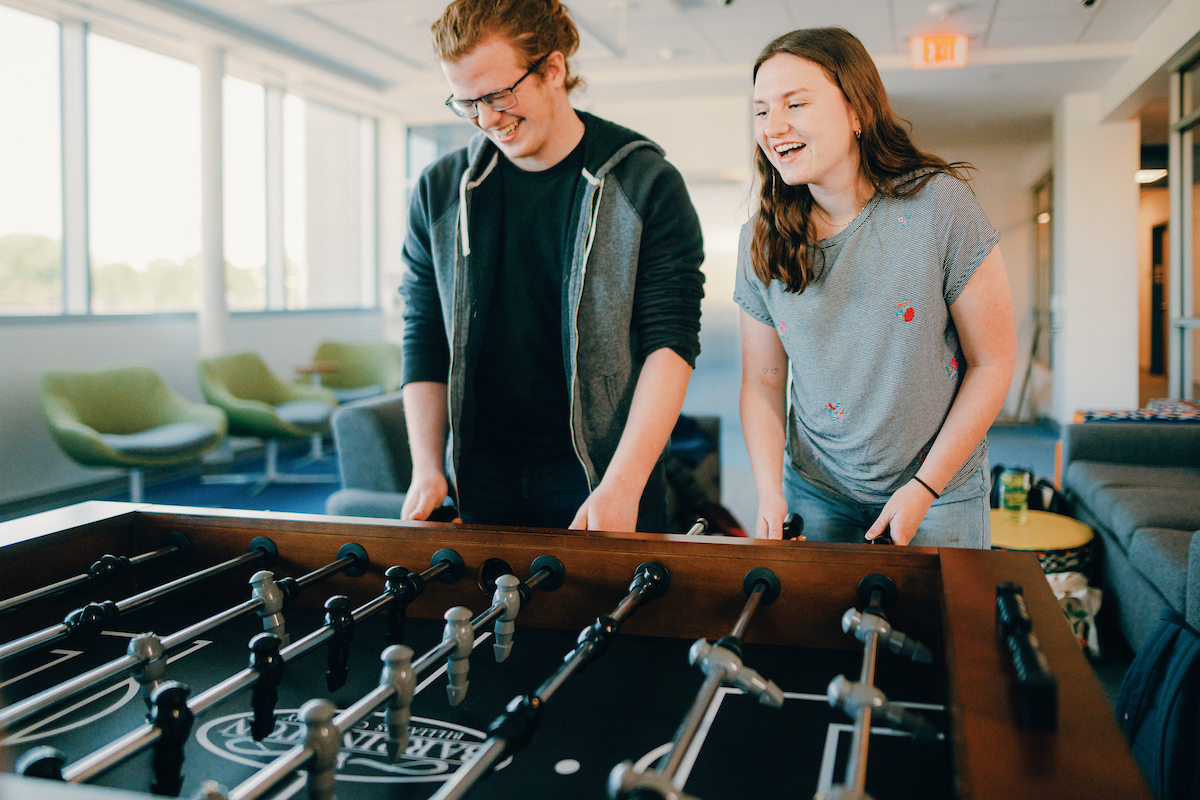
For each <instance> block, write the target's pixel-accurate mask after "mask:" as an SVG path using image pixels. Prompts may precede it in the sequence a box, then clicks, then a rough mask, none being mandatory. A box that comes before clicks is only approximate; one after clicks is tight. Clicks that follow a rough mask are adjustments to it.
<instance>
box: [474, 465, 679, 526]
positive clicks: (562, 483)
mask: <svg viewBox="0 0 1200 800" xmlns="http://www.w3.org/2000/svg"><path fill="white" fill-rule="evenodd" d="M664 485H665V482H664V479H663V472H662V465H661V464H660V465H657V466H655V468H654V470H653V472H651V473H650V479H649V480H648V481H647V482H646V489H645V491H644V492H643V493H642V502H641V506H640V508H639V509H638V524H637V528H638V530H639V531H655V532H659V533H661V532H663V531H665V530H666V529H667V506H666V500H665V499H664V491H665V489H664ZM590 494H591V490H590V489H589V488H588V482H587V475H586V474H585V473H584V471H583V465H582V464H580V463H579V461H578V459H576V458H575V457H574V456H570V457H568V458H564V459H561V460H559V461H552V462H550V463H548V464H522V463H520V462H517V461H509V460H507V459H503V458H499V457H497V456H495V455H492V454H490V453H478V452H476V453H471V454H470V455H469V456H468V457H467V458H465V459H464V460H463V465H462V467H461V468H460V469H459V471H458V503H459V509H458V512H459V515H460V516H461V517H462V520H463V522H470V523H475V524H480V525H511V526H515V527H528V528H565V527H567V526H568V525H570V524H571V521H572V520H573V519H575V514H576V513H578V511H579V507H580V506H581V505H583V503H584V501H585V500H587V499H588V495H590Z"/></svg>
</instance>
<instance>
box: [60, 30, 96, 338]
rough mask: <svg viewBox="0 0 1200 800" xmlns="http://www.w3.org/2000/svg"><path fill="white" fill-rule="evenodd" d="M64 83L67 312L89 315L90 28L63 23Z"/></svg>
mask: <svg viewBox="0 0 1200 800" xmlns="http://www.w3.org/2000/svg"><path fill="white" fill-rule="evenodd" d="M59 26H60V27H59V54H60V55H59V57H60V59H61V61H60V64H61V66H60V75H61V80H62V190H63V191H62V203H63V218H62V219H63V238H62V241H63V246H62V263H63V310H64V311H65V312H66V313H67V314H87V313H88V312H89V311H91V307H90V298H91V291H90V285H91V273H90V270H89V263H90V262H89V256H88V137H87V23H84V22H80V21H78V20H73V19H63V20H62V22H61V23H59Z"/></svg>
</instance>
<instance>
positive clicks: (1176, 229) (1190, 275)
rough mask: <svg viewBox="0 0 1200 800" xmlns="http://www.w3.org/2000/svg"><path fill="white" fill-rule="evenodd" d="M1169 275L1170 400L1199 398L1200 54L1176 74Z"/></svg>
mask: <svg viewBox="0 0 1200 800" xmlns="http://www.w3.org/2000/svg"><path fill="white" fill-rule="evenodd" d="M1170 122H1171V134H1170V145H1169V153H1170V155H1169V165H1168V180H1169V191H1170V192H1171V195H1172V201H1171V220H1170V230H1171V235H1170V237H1169V239H1170V244H1169V248H1170V255H1169V259H1168V260H1169V267H1168V274H1169V276H1170V285H1171V288H1170V289H1169V290H1168V292H1167V294H1168V296H1169V298H1170V299H1169V303H1170V318H1171V323H1170V324H1171V337H1170V341H1169V343H1168V346H1167V348H1166V350H1167V353H1168V356H1169V359H1168V368H1167V375H1168V385H1169V387H1170V392H1171V397H1177V398H1184V399H1194V398H1196V397H1198V396H1200V381H1198V380H1197V378H1198V377H1200V316H1198V315H1197V308H1200V280H1198V279H1200V137H1198V136H1197V134H1200V48H1196V49H1193V51H1192V52H1191V54H1190V55H1189V56H1188V58H1186V59H1185V60H1184V61H1183V63H1182V64H1181V65H1180V66H1178V67H1176V68H1175V69H1174V70H1173V71H1172V74H1171V108H1170Z"/></svg>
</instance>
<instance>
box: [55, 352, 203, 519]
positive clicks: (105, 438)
mask: <svg viewBox="0 0 1200 800" xmlns="http://www.w3.org/2000/svg"><path fill="white" fill-rule="evenodd" d="M41 400H42V413H43V414H44V415H45V418H46V423H47V425H49V427H50V435H51V436H53V437H54V441H55V442H57V443H58V446H59V447H61V448H62V450H63V452H64V453H66V454H67V455H68V456H70V457H71V458H72V459H73V460H74V461H76V462H78V463H80V464H83V465H84V466H88V467H121V468H125V469H128V470H129V471H130V473H129V497H130V500H131V501H132V502H135V503H140V502H141V501H142V494H143V488H142V485H143V476H142V470H143V469H144V468H146V467H159V466H172V465H176V464H184V463H187V462H189V461H193V460H196V459H198V458H200V456H202V455H204V454H205V453H207V452H208V451H210V450H212V449H213V448H215V447H216V446H217V445H219V444H220V443H221V441H222V440H223V439H224V438H225V433H226V429H227V423H226V419H225V414H224V413H222V411H221V410H220V409H219V408H213V407H212V406H206V405H203V404H201V403H191V402H188V401H187V400H185V399H184V398H183V397H181V396H180V395H178V394H176V393H175V392H173V391H172V390H171V389H170V387H168V386H167V385H166V383H164V382H163V380H162V378H160V377H159V375H158V373H157V372H155V371H154V369H153V368H152V367H150V366H149V365H129V366H120V367H111V368H107V369H98V370H82V369H50V370H46V371H45V372H43V373H42V382H41Z"/></svg>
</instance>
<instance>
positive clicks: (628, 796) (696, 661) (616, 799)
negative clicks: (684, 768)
mask: <svg viewBox="0 0 1200 800" xmlns="http://www.w3.org/2000/svg"><path fill="white" fill-rule="evenodd" d="M742 589H743V591H744V592H745V594H746V604H745V605H744V606H743V607H742V613H741V614H740V615H739V616H738V620H737V622H736V623H734V626H733V630H732V631H731V632H730V634H729V635H728V636H723V637H721V638H720V639H719V640H718V641H717V643H716V644H715V645H710V644H709V643H708V641H707V640H705V639H698V640H696V642H695V643H694V644H693V645H692V647H691V649H690V650H689V651H688V660H689V661H690V662H691V663H692V664H693V665H695V666H697V667H699V668H700V669H701V671H703V672H704V675H705V678H704V683H702V684H701V686H700V690H699V691H698V692H697V693H696V698H695V700H694V701H693V702H692V705H691V708H689V709H688V713H687V715H686V716H685V717H684V718H683V722H681V723H680V725H679V728H678V730H676V732H675V737H674V740H673V741H672V743H671V749H670V750H669V751H668V752H667V755H666V757H665V758H664V759H663V761H662V763H661V765H660V766H659V767H658V768H657V769H655V770H652V771H643V772H639V771H638V770H637V768H636V767H635V766H634V765H633V763H632V762H630V761H624V762H622V763H620V764H618V765H617V766H615V767H613V770H612V772H611V774H610V775H609V778H608V796H609V797H610V798H613V800H689V798H688V795H685V794H683V793H682V792H681V791H680V790H679V788H678V787H676V786H675V775H676V773H677V772H678V771H679V767H680V765H681V764H682V763H683V759H684V756H685V755H686V754H687V751H688V749H689V748H690V747H691V744H692V740H693V739H694V738H695V736H696V731H697V730H698V729H699V727H700V723H701V721H702V720H703V719H704V717H705V715H706V714H707V713H708V710H709V708H711V707H712V704H713V700H714V699H715V698H716V696H717V692H718V690H720V688H721V685H722V684H724V683H730V684H732V685H733V686H736V687H737V688H739V689H741V690H742V691H744V692H746V693H747V694H751V695H754V696H755V697H757V698H758V701H759V702H760V703H762V704H763V705H767V706H771V707H773V708H781V707H782V706H783V691H782V690H781V689H780V688H779V687H778V686H776V685H775V683H774V682H772V681H770V680H767V679H765V678H763V677H762V676H761V675H759V674H758V673H757V672H755V671H754V670H753V669H751V668H750V667H747V666H745V665H744V664H743V663H742V641H741V640H742V636H743V635H744V634H745V632H746V627H747V626H748V625H749V624H750V618H751V616H753V614H754V612H755V611H756V610H757V609H758V607H759V606H760V605H763V604H769V603H771V602H773V601H774V600H775V598H777V597H778V596H779V591H780V584H779V578H778V576H776V575H775V573H774V572H772V571H771V570H769V569H767V568H766V567H756V568H755V569H752V570H750V571H749V572H748V573H746V577H745V579H744V580H743V581H742Z"/></svg>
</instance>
